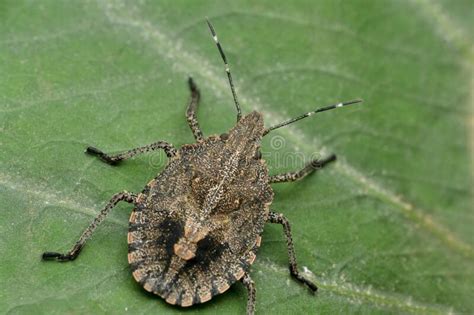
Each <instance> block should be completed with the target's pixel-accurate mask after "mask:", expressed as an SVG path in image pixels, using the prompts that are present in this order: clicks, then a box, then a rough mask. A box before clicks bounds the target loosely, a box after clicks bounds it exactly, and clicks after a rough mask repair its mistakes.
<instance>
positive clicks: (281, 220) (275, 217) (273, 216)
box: [268, 211, 318, 292]
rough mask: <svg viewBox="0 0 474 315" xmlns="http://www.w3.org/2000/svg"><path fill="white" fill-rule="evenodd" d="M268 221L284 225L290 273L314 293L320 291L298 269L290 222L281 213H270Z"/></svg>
mask: <svg viewBox="0 0 474 315" xmlns="http://www.w3.org/2000/svg"><path fill="white" fill-rule="evenodd" d="M268 221H269V222H270V223H278V224H281V225H283V231H284V233H285V236H286V245H287V247H288V256H289V259H290V272H291V275H292V276H293V277H295V278H296V279H297V280H298V281H300V282H302V283H304V284H306V285H307V286H308V287H309V288H310V289H311V290H313V292H315V291H317V290H318V287H317V286H316V285H315V284H314V283H313V282H311V281H309V280H308V279H306V278H305V277H304V276H303V275H301V273H300V272H299V271H298V267H297V264H296V256H295V248H294V246H293V238H292V236H291V228H290V223H289V222H288V220H287V219H286V218H285V217H284V216H283V214H281V213H276V212H273V211H270V213H269V215H268Z"/></svg>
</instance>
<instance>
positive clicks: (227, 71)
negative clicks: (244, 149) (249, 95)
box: [206, 18, 242, 121]
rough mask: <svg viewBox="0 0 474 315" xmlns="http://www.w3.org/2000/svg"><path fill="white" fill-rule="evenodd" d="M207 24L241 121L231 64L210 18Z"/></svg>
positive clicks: (238, 118)
mask: <svg viewBox="0 0 474 315" xmlns="http://www.w3.org/2000/svg"><path fill="white" fill-rule="evenodd" d="M206 22H207V25H208V26H209V29H210V30H211V34H212V38H214V41H215V42H216V45H217V49H219V53H220V54H221V57H222V60H223V61H224V64H225V72H226V73H227V78H228V79H229V85H230V89H231V91H232V96H233V97H234V103H235V108H236V109H237V121H239V120H240V118H241V117H242V111H241V110H240V104H239V101H238V100H237V94H236V93H235V89H234V82H233V81H232V75H231V74H230V68H229V64H228V63H227V58H226V56H225V54H224V50H223V49H222V46H221V44H220V43H219V39H217V34H216V31H215V30H214V27H213V26H212V24H211V22H210V21H209V19H208V18H206Z"/></svg>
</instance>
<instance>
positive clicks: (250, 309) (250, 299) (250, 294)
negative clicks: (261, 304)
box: [240, 273, 257, 315]
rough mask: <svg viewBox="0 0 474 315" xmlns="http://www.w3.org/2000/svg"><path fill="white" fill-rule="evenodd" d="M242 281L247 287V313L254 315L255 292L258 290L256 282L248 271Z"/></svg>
mask: <svg viewBox="0 0 474 315" xmlns="http://www.w3.org/2000/svg"><path fill="white" fill-rule="evenodd" d="M240 281H241V282H242V283H243V284H244V285H245V288H247V315H253V314H255V292H256V291H257V290H256V288H255V283H254V282H253V280H252V278H250V276H249V274H248V273H245V274H244V276H243V277H242V278H241V279H240Z"/></svg>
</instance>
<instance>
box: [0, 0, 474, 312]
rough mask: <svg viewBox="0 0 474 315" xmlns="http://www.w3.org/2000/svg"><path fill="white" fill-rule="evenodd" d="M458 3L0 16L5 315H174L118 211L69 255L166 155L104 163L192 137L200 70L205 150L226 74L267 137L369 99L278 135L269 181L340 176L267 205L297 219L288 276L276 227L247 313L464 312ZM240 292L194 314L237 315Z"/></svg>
mask: <svg viewBox="0 0 474 315" xmlns="http://www.w3.org/2000/svg"><path fill="white" fill-rule="evenodd" d="M473 12H474V10H473V7H472V2H471V1H469V0H465V1H456V2H452V1H450V2H448V1H437V0H433V1H423V0H413V1H350V2H349V1H322V2H318V3H316V2H315V1H298V2H292V1H291V2H290V1H265V2H263V1H259V2H258V3H257V2H254V1H230V2H225V3H224V2H212V1H206V2H204V1H199V2H197V1H193V2H191V1H162V2H161V3H160V4H158V2H151V1H150V2H145V1H142V2H140V3H138V2H121V1H98V2H93V1H85V2H82V3H80V2H74V3H71V2H68V1H64V2H60V1H42V2H28V1H25V2H22V1H11V0H10V1H8V0H7V1H3V2H2V3H0V34H1V36H0V73H1V75H0V201H1V204H2V210H3V211H2V216H1V219H0V234H1V238H0V252H1V258H0V283H2V286H1V288H0V311H2V312H5V313H9V314H28V313H34V314H40V313H43V314H63V313H71V314H91V313H107V314H116V313H123V314H125V313H129V314H145V313H150V312H155V313H163V312H166V313H170V314H172V313H178V312H184V310H183V309H181V308H177V307H172V306H170V305H167V304H166V303H165V302H164V301H163V300H161V299H160V298H158V297H156V296H153V295H150V294H146V293H145V292H144V290H143V289H142V288H140V286H139V285H138V284H136V283H135V281H134V280H133V279H132V277H131V274H130V272H129V270H128V263H127V242H126V234H127V222H128V216H129V214H130V211H131V207H130V206H129V205H127V204H120V205H119V206H118V207H117V208H116V209H115V210H114V211H113V212H112V213H111V214H110V216H109V217H108V218H107V220H106V222H105V223H104V224H103V225H101V226H100V227H99V229H98V230H97V232H96V233H95V234H94V237H93V238H92V239H91V240H90V241H89V242H88V244H87V246H86V247H85V248H84V250H83V252H82V253H81V255H80V256H79V258H78V259H77V260H76V261H74V262H71V263H63V264H59V263H45V262H42V261H40V255H41V253H42V252H43V251H46V250H48V251H67V250H68V249H69V248H70V247H71V246H72V245H73V244H74V242H75V241H76V240H77V238H78V237H79V235H80V233H81V232H82V231H83V229H85V227H86V226H87V225H88V223H89V222H90V221H91V220H92V218H93V217H94V216H95V215H96V214H97V213H98V212H99V211H100V209H101V208H102V207H103V206H104V204H105V203H106V202H107V201H108V200H109V198H110V197H111V196H112V194H114V193H116V192H118V191H122V190H124V189H126V190H129V191H134V192H139V191H141V189H142V188H143V187H144V185H145V183H147V182H148V181H149V180H150V179H151V178H153V177H154V176H155V175H156V174H157V173H158V172H160V170H161V169H162V168H163V166H164V165H165V156H164V154H163V153H162V152H159V153H154V154H148V155H143V156H140V157H137V158H135V159H133V160H129V161H126V162H125V163H123V164H122V165H121V166H120V167H111V166H109V165H106V164H104V163H101V162H100V161H99V160H97V159H94V158H92V157H90V156H86V155H85V154H83V150H84V148H85V147H86V146H87V145H95V146H97V147H99V148H101V149H104V150H105V151H108V152H118V151H121V150H125V149H130V148H133V147H136V146H139V145H145V144H148V143H151V142H153V141H156V140H167V141H170V142H172V143H174V144H175V145H177V146H179V145H181V144H184V143H190V142H192V141H193V138H192V135H191V133H190V131H189V128H188V126H187V125H186V122H185V119H184V111H185V107H186V102H187V100H188V97H189V92H188V90H187V86H186V79H187V76H188V75H192V76H193V77H194V79H195V81H196V82H197V84H198V86H199V87H200V89H201V92H202V95H203V98H202V102H201V107H200V109H199V120H200V124H201V126H202V128H203V131H204V132H205V134H206V135H210V134H213V133H221V132H224V131H225V130H227V129H229V128H230V127H232V125H233V124H234V123H235V110H234V108H233V103H232V97H231V94H230V90H229V88H228V85H227V82H226V77H225V72H224V68H223V64H222V62H221V60H220V57H219V55H218V52H217V50H216V48H215V45H214V44H213V41H212V38H211V37H210V34H209V31H208V29H207V26H206V25H205V22H204V21H205V20H204V17H205V16H209V18H210V19H211V21H212V22H213V23H214V26H215V27H216V30H217V32H218V34H219V38H220V39H221V42H222V44H223V46H224V49H225V51H226V53H227V55H228V59H229V61H230V64H231V68H232V72H233V75H234V78H235V83H236V86H237V92H238V94H239V97H240V100H241V103H242V108H243V110H244V112H246V113H248V112H250V111H252V110H257V111H260V112H262V113H263V115H264V117H265V120H266V124H267V125H272V124H275V123H278V122H281V121H283V120H285V119H288V118H290V117H295V116H297V115H299V114H301V113H303V112H305V111H308V110H311V109H314V108H316V107H318V106H323V105H326V104H331V103H334V102H338V101H343V100H349V99H353V98H357V97H361V98H363V99H364V100H365V103H364V104H362V105H357V106H351V107H348V108H344V109H340V110H336V111H331V112H325V113H321V114H319V115H317V116H314V117H311V118H308V119H306V120H303V121H301V122H298V123H296V124H294V125H292V126H288V127H285V128H282V129H279V130H278V131H275V132H272V133H270V134H269V135H268V136H267V137H266V138H265V139H264V141H263V154H264V157H265V158H266V159H267V161H268V164H269V168H270V171H271V173H272V174H276V173H281V172H285V171H290V170H296V169H298V168H300V167H302V165H303V164H304V162H305V161H308V159H310V158H311V157H315V156H326V155H328V154H329V153H331V152H334V153H336V154H337V155H338V161H337V163H334V164H331V165H330V166H328V167H327V168H325V169H324V170H320V171H318V172H317V174H315V175H313V176H309V177H308V178H305V179H304V180H302V181H300V182H296V183H288V184H278V185H274V186H275V187H274V188H275V199H274V203H273V205H272V208H273V209H274V210H275V211H279V212H282V213H284V214H285V215H286V216H287V217H288V219H289V220H290V222H291V224H292V231H293V239H294V244H295V247H296V253H297V257H298V261H299V266H300V268H301V269H302V270H305V271H306V274H307V276H308V277H310V278H311V279H313V280H314V281H315V282H316V283H317V284H318V285H319V287H320V290H319V292H318V293H317V294H316V295H312V294H311V293H310V292H309V290H308V289H307V288H305V287H303V286H302V285H300V284H299V283H297V282H296V281H294V280H293V279H292V278H291V277H290V275H289V272H288V268H287V263H288V260H287V255H286V245H285V244H286V243H285V239H284V237H283V233H282V230H281V227H280V226H275V225H268V226H267V227H266V230H265V232H264V234H263V243H262V248H261V250H260V252H259V255H258V257H257V260H256V262H255V264H254V266H253V269H252V272H251V276H252V277H253V279H254V281H255V283H256V286H257V290H258V291H257V313H260V314H271V313H290V312H292V313H314V312H317V313H327V314H333V313H383V314H385V313H420V314H422V313H448V312H454V313H473V312H474V299H473V298H472V297H473V296H474V264H473V258H474V237H473V232H472V227H473V224H474V214H473V212H472V209H473V195H474V193H473V187H474V185H473V163H472V162H473V155H474V144H473V143H474V139H473V135H474V122H473V106H474V94H473V93H474V92H473V91H474V83H473V82H474V79H473V77H474V66H473V64H474V37H473V35H472V29H473V27H474V16H473ZM245 304H246V292H245V289H244V288H243V286H242V285H241V284H235V285H234V286H233V287H232V288H231V289H230V290H229V291H228V292H227V293H225V294H223V295H220V296H218V297H216V298H215V299H213V300H212V301H211V302H208V303H205V304H203V305H199V306H193V307H192V308H190V309H189V310H186V313H187V314H190V313H199V314H211V313H216V312H223V313H224V312H226V313H231V312H232V313H244V312H245Z"/></svg>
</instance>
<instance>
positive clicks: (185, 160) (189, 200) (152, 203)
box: [43, 22, 359, 314]
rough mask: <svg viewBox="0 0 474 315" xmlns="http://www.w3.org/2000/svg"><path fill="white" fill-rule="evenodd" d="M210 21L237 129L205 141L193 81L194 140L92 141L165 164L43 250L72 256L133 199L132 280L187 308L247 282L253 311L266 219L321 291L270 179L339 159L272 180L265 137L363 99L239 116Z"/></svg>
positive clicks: (55, 256) (54, 256)
mask: <svg viewBox="0 0 474 315" xmlns="http://www.w3.org/2000/svg"><path fill="white" fill-rule="evenodd" d="M208 25H209V28H210V30H211V33H212V35H213V38H214V40H215V42H216V44H217V47H218V49H219V52H220V54H221V56H222V58H223V60H224V63H225V65H226V73H227V76H228V79H229V83H230V87H231V90H232V94H233V96H234V103H235V105H236V109H237V123H236V125H235V126H234V127H233V128H232V129H231V130H230V131H229V132H228V133H224V134H221V135H220V136H210V137H207V138H205V137H204V136H203V133H202V132H201V129H200V127H199V124H198V121H197V118H196V111H197V106H198V103H199V98H200V94H199V90H198V89H197V87H196V85H195V84H194V82H193V80H192V79H189V87H190V90H191V100H190V102H189V105H188V109H187V112H186V117H187V120H188V123H189V125H190V127H191V130H192V132H193V134H194V137H195V139H196V143H194V144H187V145H183V146H182V147H181V148H179V149H175V148H174V147H173V146H172V145H171V144H169V143H167V142H164V141H158V142H155V143H153V144H150V145H148V146H144V147H139V148H136V149H132V150H129V151H127V152H124V153H121V154H117V155H108V154H105V153H103V152H102V151H101V150H99V149H96V148H93V147H88V148H87V150H86V153H89V154H92V155H96V156H98V157H99V158H100V159H101V160H102V161H104V162H106V163H109V164H113V165H114V164H117V163H119V162H120V161H122V160H125V159H128V158H131V157H132V156H134V155H136V154H139V153H144V152H148V151H152V150H157V149H163V150H164V151H165V153H166V154H167V156H168V158H169V161H168V164H167V166H166V168H165V169H164V170H163V171H162V172H161V173H160V174H158V176H157V177H155V178H154V179H153V180H151V181H150V182H149V183H148V184H147V185H146V186H145V188H144V189H143V191H142V192H141V193H139V194H133V193H129V192H121V193H118V194H116V195H114V196H113V197H112V199H111V200H110V202H109V203H108V204H107V205H106V207H105V208H104V209H103V210H102V211H101V212H100V213H99V215H98V216H97V217H96V218H95V219H94V221H93V222H92V223H91V224H90V226H89V227H88V228H87V229H86V230H85V231H84V233H83V234H82V236H81V237H80V239H79V240H78V241H77V242H76V244H75V246H74V247H73V248H72V249H71V250H70V251H69V252H67V253H66V254H61V253H56V252H45V253H43V259H44V260H57V261H71V260H74V259H75V258H76V257H77V256H78V255H79V253H80V251H81V249H82V248H83V246H84V244H85V242H86V240H87V239H88V238H89V237H90V236H91V234H92V232H93V231H94V230H95V228H96V227H97V226H98V224H99V223H100V222H101V221H103V219H105V217H106V215H107V214H108V213H109V211H110V210H111V209H112V208H113V207H114V206H115V205H116V204H117V203H118V202H119V201H127V202H129V203H132V204H134V206H135V207H134V209H133V211H132V214H131V216H130V220H129V232H128V248H129V252H128V261H129V264H130V266H131V269H132V274H133V277H134V278H135V280H136V281H137V282H139V283H140V284H141V285H142V286H143V287H144V288H145V290H147V291H149V292H153V293H155V294H157V295H159V296H161V297H162V298H163V299H165V300H166V302H168V303H170V304H176V305H180V306H183V307H185V306H191V305H193V304H197V303H203V302H206V301H209V300H210V299H211V298H212V297H213V296H215V295H217V294H220V293H223V292H225V291H226V290H227V289H228V288H229V287H230V286H231V285H232V284H233V283H234V282H236V281H241V282H242V283H243V284H244V285H245V287H246V288H247V290H248V303H247V313H248V314H253V313H254V310H255V286H254V283H253V281H252V280H251V278H250V275H249V270H250V266H251V265H252V263H253V262H254V260H255V257H256V252H257V249H258V247H259V246H260V243H261V234H262V232H263V228H264V225H265V223H278V224H281V225H283V229H284V232H285V235H286V238H287V245H288V254H289V259H290V272H291V274H292V275H293V276H294V277H295V278H296V279H297V280H299V281H300V282H302V283H304V284H306V285H307V286H308V287H309V288H310V289H311V290H312V291H316V290H317V287H316V285H315V284H314V283H312V282H311V281H310V280H308V279H306V278H305V277H304V276H303V275H302V274H301V273H300V272H299V271H298V268H297V264H296V258H295V252H294V248H293V241H292V237H291V230H290V225H289V223H288V221H287V219H286V218H285V217H284V216H283V215H282V214H279V213H276V212H273V211H272V210H270V204H271V202H272V199H273V191H272V189H271V187H270V184H272V183H280V182H288V181H295V180H297V179H300V178H302V177H304V176H306V175H307V174H309V173H311V172H313V171H314V170H317V169H319V168H321V167H323V166H324V165H326V164H327V163H329V162H331V161H334V160H335V156H334V155H332V156H330V157H328V158H326V159H323V160H314V161H312V162H310V163H309V164H308V165H307V166H306V167H304V168H303V169H302V170H300V171H298V172H292V173H286V174H280V175H274V176H269V175H268V169H267V166H266V164H265V161H264V160H263V159H262V158H261V154H260V141H261V139H262V137H263V136H264V135H266V134H267V133H268V132H270V131H271V130H274V129H276V128H280V127H282V126H285V125H287V124H290V123H292V122H294V121H297V120H300V119H303V118H305V117H308V116H311V115H312V114H315V113H317V112H321V111H325V110H329V109H333V108H337V107H342V106H345V105H350V104H355V103H357V102H359V101H358V100H355V101H350V102H346V103H339V104H335V105H331V106H327V107H323V108H320V109H318V110H316V111H313V112H309V113H306V114H304V115H301V116H299V117H297V118H294V119H291V120H288V121H286V122H283V123H281V124H278V125H275V126H273V127H270V128H267V129H266V128H265V127H264V123H263V117H262V115H261V114H260V113H258V112H251V113H250V114H248V115H246V116H244V117H242V116H241V110H240V105H239V102H238V100H237V95H236V93H235V90H234V86H233V82H232V76H231V73H230V70H229V66H228V64H227V60H226V57H225V54H224V52H223V50H222V47H221V45H220V43H219V41H218V39H217V35H216V33H215V31H214V29H213V27H212V25H211V24H210V23H209V22H208Z"/></svg>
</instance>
